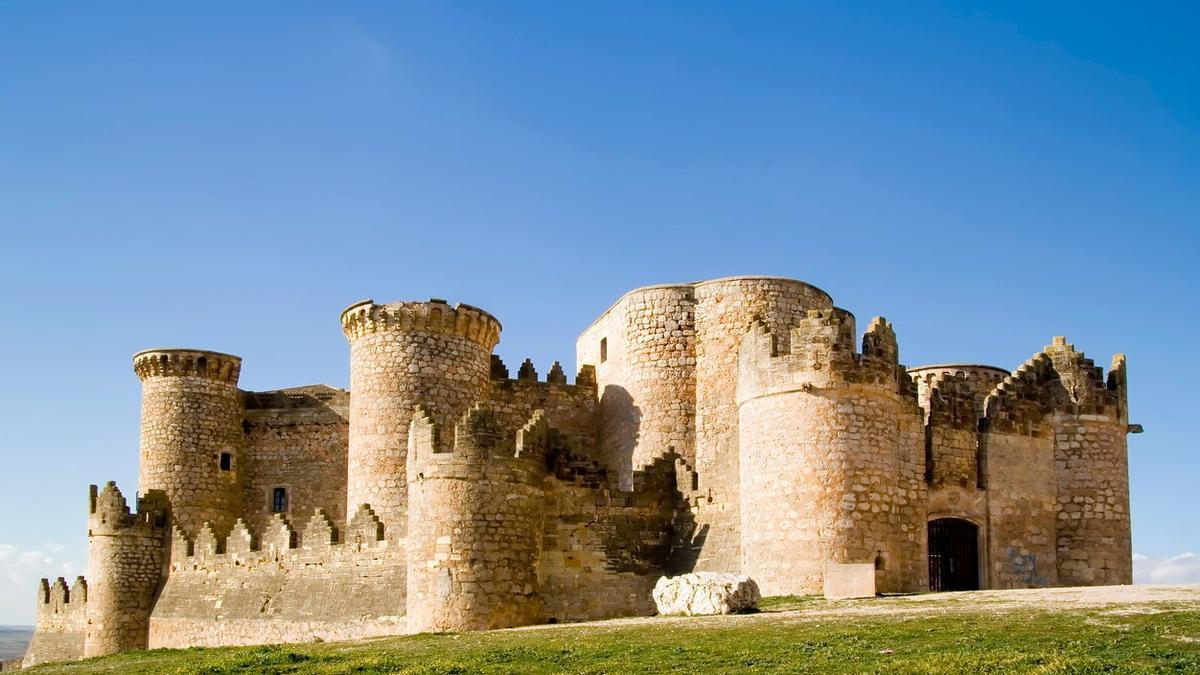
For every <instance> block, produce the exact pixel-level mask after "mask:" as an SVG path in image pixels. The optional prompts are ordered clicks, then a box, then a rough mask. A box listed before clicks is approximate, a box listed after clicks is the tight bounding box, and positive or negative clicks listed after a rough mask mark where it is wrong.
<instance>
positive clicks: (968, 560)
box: [929, 518, 979, 591]
mask: <svg viewBox="0 0 1200 675" xmlns="http://www.w3.org/2000/svg"><path fill="white" fill-rule="evenodd" d="M978 589H979V528H978V527H976V526H975V524H974V523H971V522H969V521H966V520H962V519H959V518H938V519H937V520H931V521H929V590H931V591H974V590H978Z"/></svg>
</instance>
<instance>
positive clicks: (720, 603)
mask: <svg viewBox="0 0 1200 675" xmlns="http://www.w3.org/2000/svg"><path fill="white" fill-rule="evenodd" d="M653 595H654V604H655V605H657V606H658V613H659V614H663V615H666V614H676V615H680V614H681V615H684V616H695V615H698V614H734V613H737V612H745V611H749V610H753V609H755V608H757V607H758V601H759V600H760V599H761V598H762V595H761V594H760V593H759V592H758V584H756V583H754V580H753V579H751V578H750V577H748V576H745V575H743V574H728V573H723V572H696V573H693V574H683V575H680V576H677V577H661V578H659V580H658V583H656V584H654V594H653Z"/></svg>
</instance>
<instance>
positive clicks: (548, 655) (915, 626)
mask: <svg viewBox="0 0 1200 675" xmlns="http://www.w3.org/2000/svg"><path fill="white" fill-rule="evenodd" d="M926 597H929V596H926ZM993 597H994V594H991V595H987V594H956V595H954V596H939V598H945V599H936V600H928V601H925V600H921V601H919V602H905V601H903V600H899V599H889V598H881V599H876V600H868V601H859V602H858V603H827V602H826V601H824V600H820V599H807V598H783V599H768V600H767V601H765V602H764V611H763V612H762V613H760V614H755V615H746V616H736V617H704V618H696V619H672V618H655V619H639V620H620V621H609V622H597V623H590V624H578V625H564V626H553V627H537V628H534V629H521V630H509V631H495V632H490V633H470V634H461V635H418V636H411V637H401V638H384V639H378V640H369V641H363V642H355V643H329V644H323V643H316V644H306V645H287V646H272V647H240V648H221V649H185V650H157V651H150V652H136V653H129V654H121V655H117V656H113V657H107V658H102V659H94V660H90V661H84V662H79V663H75V664H69V665H58V666H54V665H51V666H46V667H42V668H37V669H34V670H32V671H29V672H31V673H35V674H36V675H49V674H50V673H128V672H149V673H370V672H401V673H473V672H486V673H559V672H572V673H628V672H643V673H711V672H855V673H861V672H896V673H930V672H933V673H958V672H1012V673H1029V672H1036V673H1091V672H1101V671H1103V672H1111V673H1122V672H1152V671H1158V672H1179V673H1200V611H1197V606H1196V604H1195V603H1193V602H1184V603H1178V602H1164V601H1154V602H1143V603H1140V604H1137V605H1120V604H1111V605H1107V606H1103V607H1078V606H1064V605H1062V604H1061V603H1047V605H1046V607H1045V608H1041V609H1039V608H1038V605H1036V604H1033V603H1028V602H1026V603H1020V604H1012V603H1007V602H1004V601H997V600H994V599H992V598H993Z"/></svg>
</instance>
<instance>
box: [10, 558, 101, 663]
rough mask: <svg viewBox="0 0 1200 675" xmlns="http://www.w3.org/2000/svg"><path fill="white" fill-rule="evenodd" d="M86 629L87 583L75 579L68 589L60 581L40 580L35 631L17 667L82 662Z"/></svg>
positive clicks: (81, 579) (63, 582)
mask: <svg viewBox="0 0 1200 675" xmlns="http://www.w3.org/2000/svg"><path fill="white" fill-rule="evenodd" d="M86 629H87V582H86V581H84V579H83V577H77V578H76V579H75V584H74V585H72V586H71V587H70V588H68V587H67V582H66V580H65V579H63V578H62V577H59V578H58V579H57V580H55V582H54V583H53V584H50V583H48V582H47V580H46V579H42V581H41V583H40V584H39V585H38V592H37V627H36V630H35V631H34V633H33V637H32V638H31V639H30V642H29V647H28V648H27V649H26V650H25V658H24V659H23V660H22V661H20V662H19V663H20V664H21V667H23V668H30V667H32V666H36V665H38V664H40V663H52V662H54V661H73V660H75V659H81V658H83V640H84V632H85V630H86Z"/></svg>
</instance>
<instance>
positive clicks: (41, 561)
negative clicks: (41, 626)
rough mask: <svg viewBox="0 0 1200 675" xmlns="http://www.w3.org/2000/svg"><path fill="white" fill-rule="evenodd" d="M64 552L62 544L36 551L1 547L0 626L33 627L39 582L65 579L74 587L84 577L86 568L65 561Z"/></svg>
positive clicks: (10, 546) (10, 545)
mask: <svg viewBox="0 0 1200 675" xmlns="http://www.w3.org/2000/svg"><path fill="white" fill-rule="evenodd" d="M65 550H66V547H65V546H63V545H62V544H46V545H45V546H43V547H42V548H40V549H34V550H22V549H21V548H20V547H17V546H14V545H13V544H0V624H17V625H29V624H32V623H33V617H34V615H35V605H34V602H35V598H36V597H37V582H38V579H41V578H42V577H47V578H50V579H53V578H55V577H65V578H66V580H67V583H68V584H72V583H74V581H75V577H76V575H79V574H83V570H84V564H83V563H82V562H80V561H76V560H71V559H68V558H65V557H64V556H63V554H64V551H65Z"/></svg>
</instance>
